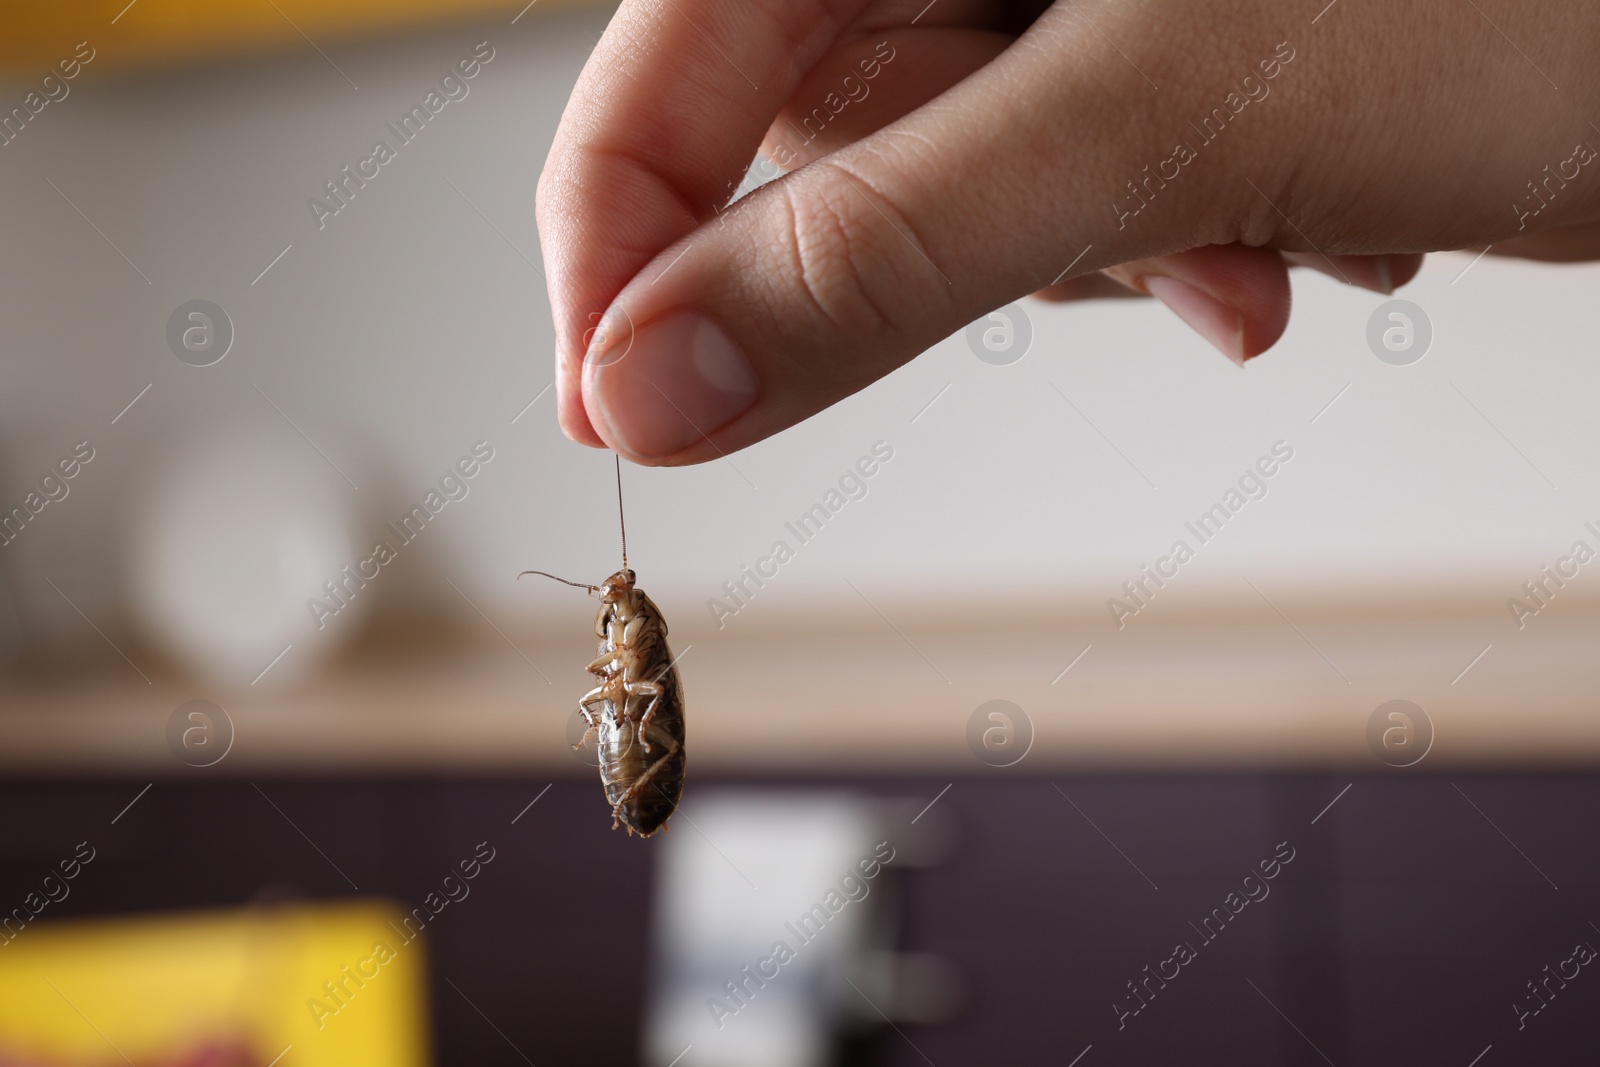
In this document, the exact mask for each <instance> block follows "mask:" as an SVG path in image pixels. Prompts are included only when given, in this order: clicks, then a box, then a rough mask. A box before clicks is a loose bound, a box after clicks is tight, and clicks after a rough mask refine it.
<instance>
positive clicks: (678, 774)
mask: <svg viewBox="0 0 1600 1067" xmlns="http://www.w3.org/2000/svg"><path fill="white" fill-rule="evenodd" d="M617 514H618V518H619V520H620V518H621V514H622V466H621V462H620V461H619V462H618V465H617ZM522 573H523V574H540V575H544V577H546V578H555V580H556V581H558V582H565V583H566V584H567V585H575V586H577V587H578V588H580V589H587V590H588V591H589V592H590V593H591V594H597V595H598V596H599V597H600V611H599V613H598V614H597V615H596V616H595V620H594V632H595V636H596V637H598V638H600V649H599V655H597V656H596V657H595V659H594V662H592V663H590V664H589V667H588V670H589V673H590V674H593V675H595V676H596V677H597V678H599V680H600V684H599V685H597V686H595V687H594V688H593V689H591V690H589V692H587V693H585V694H584V695H583V697H582V699H580V700H579V701H578V710H579V712H580V713H581V714H582V715H583V720H584V722H585V723H586V724H587V725H588V727H589V728H588V730H587V731H586V732H585V733H584V735H583V737H582V739H581V740H579V741H578V743H577V745H575V746H573V747H575V748H581V747H582V746H583V745H584V743H585V742H587V741H588V740H589V738H590V737H591V736H593V735H598V736H599V741H598V744H599V748H600V783H601V785H603V786H604V787H605V790H606V800H607V801H609V802H610V804H611V828H612V829H613V830H615V829H616V828H617V827H618V826H619V825H620V826H624V827H626V828H627V831H628V834H629V836H632V835H633V834H635V833H637V834H639V835H640V836H641V837H649V836H650V835H651V834H653V833H655V832H656V831H657V830H660V829H662V828H663V827H664V826H666V824H667V820H668V819H669V818H671V817H672V813H673V812H674V811H676V810H677V807H678V799H679V798H680V797H681V796H682V795H683V774H684V751H683V732H684V731H683V683H682V682H680V681H679V680H678V668H677V666H676V664H675V663H674V661H673V658H672V652H671V651H670V650H669V649H668V648H667V620H666V619H665V618H664V617H663V616H662V614H661V609H660V608H658V607H656V605H655V601H653V600H651V599H650V598H649V596H647V595H646V594H645V592H644V590H642V589H640V588H639V587H638V586H637V585H636V584H635V576H634V573H633V571H631V570H629V569H628V534H627V528H626V526H624V527H623V534H622V569H621V570H620V571H618V572H617V573H615V574H613V575H612V576H611V577H609V578H607V579H606V580H605V584H603V585H585V584H583V583H582V582H568V581H567V580H566V579H565V578H556V576H555V575H553V574H546V573H545V572H544V571H523V572H522ZM521 576H522V575H518V577H519V578H520V577H521Z"/></svg>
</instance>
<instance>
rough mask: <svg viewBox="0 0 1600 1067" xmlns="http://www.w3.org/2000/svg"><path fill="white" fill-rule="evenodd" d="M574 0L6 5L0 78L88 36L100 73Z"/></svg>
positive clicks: (26, 73)
mask: <svg viewBox="0 0 1600 1067" xmlns="http://www.w3.org/2000/svg"><path fill="white" fill-rule="evenodd" d="M571 2H572V0H537V2H536V3H534V4H529V3H528V0H450V2H448V3H446V2H442V0H272V2H268V0H248V2H246V0H235V2H229V3H217V2H216V0H133V2H132V3H129V0H83V2H82V3H73V4H7V5H6V8H7V10H6V12H5V20H6V21H5V29H4V32H3V33H0V76H4V77H19V78H22V79H24V80H26V79H28V78H29V77H42V76H43V75H45V74H49V73H51V72H52V70H51V68H53V67H54V66H55V64H56V62H57V61H58V60H61V59H63V58H67V57H70V56H71V55H72V52H73V46H74V45H76V44H77V43H78V42H80V41H87V42H89V45H90V46H91V47H92V48H94V49H95V50H96V52H97V53H98V55H99V58H98V59H97V60H96V63H95V66H96V67H97V68H98V69H99V70H106V69H109V68H112V67H122V66H124V65H129V64H134V65H149V64H152V63H171V62H178V61H190V60H208V59H219V58H223V57H226V56H229V55H233V54H236V53H238V52H244V51H255V50H258V49H262V48H275V47H296V48H306V49H309V48H310V47H311V45H310V43H309V42H315V43H316V44H317V45H318V46H321V47H327V46H328V45H329V44H331V43H336V42H338V41H340V40H348V39H350V38H352V37H372V36H376V35H379V34H383V33H392V32H394V31H396V30H405V29H408V28H414V27H418V26H423V25H426V24H428V23H437V22H446V21H460V20H463V19H465V20H473V19H479V20H481V19H489V18H492V17H494V16H497V15H504V16H505V20H506V25H505V27H504V28H505V29H506V30H510V31H511V32H517V31H518V30H524V29H525V28H526V27H527V25H528V23H527V22H526V21H525V20H524V21H521V22H520V25H518V26H517V27H516V30H512V29H511V27H510V25H509V23H510V20H511V18H512V17H514V16H516V15H517V14H518V12H520V11H522V10H523V9H524V8H525V7H527V8H530V9H531V10H529V12H528V13H529V14H530V15H532V14H535V13H537V12H539V11H542V10H544V9H546V8H550V7H563V6H570V4H571Z"/></svg>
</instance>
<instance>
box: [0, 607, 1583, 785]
mask: <svg viewBox="0 0 1600 1067" xmlns="http://www.w3.org/2000/svg"><path fill="white" fill-rule="evenodd" d="M1483 604H1484V601H1483V600H1481V599H1476V600H1470V601H1468V600H1463V601H1462V602H1461V603H1460V604H1459V605H1455V606H1452V605H1451V604H1449V603H1440V602H1437V601H1434V602H1430V603H1429V604H1428V605H1427V607H1426V608H1425V609H1419V608H1417V607H1415V606H1414V605H1413V606H1409V607H1408V604H1407V603H1406V602H1395V603H1381V604H1373V603H1366V604H1358V605H1354V606H1352V605H1350V604H1348V603H1347V604H1344V605H1337V604H1328V603H1323V604H1320V605H1318V604H1315V603H1310V602H1304V601H1300V602H1295V601H1289V600H1282V599H1280V600H1279V601H1278V607H1279V608H1281V609H1282V610H1283V611H1284V612H1285V614H1286V615H1287V616H1289V617H1291V618H1293V619H1294V620H1295V621H1294V623H1293V624H1292V625H1291V624H1288V623H1286V621H1285V618H1284V617H1283V616H1279V615H1277V614H1276V612H1275V611H1269V610H1268V609H1267V607H1266V606H1265V605H1262V604H1260V603H1259V602H1257V604H1256V605H1255V606H1253V607H1252V606H1250V605H1248V604H1246V605H1234V606H1231V607H1228V606H1219V607H1217V608H1216V609H1215V610H1210V611H1207V612H1204V613H1191V614H1181V613H1180V614H1176V615H1174V613H1171V612H1169V613H1168V615H1167V616H1166V617H1165V621H1161V620H1157V619H1150V620H1149V621H1148V623H1146V622H1145V621H1143V620H1138V621H1136V624H1135V625H1130V626H1129V627H1128V628H1127V629H1126V630H1124V631H1122V632H1118V631H1116V630H1115V629H1113V628H1112V627H1111V626H1110V625H1109V624H1108V623H1107V621H1106V620H1105V618H1104V617H1096V618H1076V619H1074V618H1067V619H1061V618H1036V619H1018V618H1016V617H1013V616H1005V617H985V616H983V615H982V614H979V613H969V614H966V615H965V616H963V615H961V614H960V613H957V612H946V613H943V614H938V613H934V612H931V611H928V612H920V613H918V612H914V611H912V610H911V609H909V608H904V607H902V608H900V609H890V610H889V614H890V615H891V616H894V617H899V618H902V619H909V618H921V619H923V620H924V621H923V622H922V623H920V624H918V625H915V626H906V627H904V628H903V633H902V632H898V631H896V630H894V629H892V628H891V627H889V626H886V625H883V624H882V622H881V620H877V619H875V618H874V619H870V620H868V619H863V618H860V617H854V616H853V617H852V619H851V620H850V624H848V625H842V624H835V625H831V626H825V625H822V624H820V622H819V621H817V620H813V621H812V623H811V624H810V625H796V626H792V627H788V628H785V629H782V630H777V629H769V630H765V631H763V630H760V629H758V628H756V627H755V626H754V624H753V623H752V624H751V625H750V626H745V625H744V624H743V623H742V622H741V625H740V627H739V628H738V631H737V632H735V628H734V627H732V626H730V627H729V629H728V630H727V631H725V632H723V633H718V632H716V631H714V630H712V629H711V628H710V627H709V625H705V626H703V628H702V629H701V631H699V632H693V631H692V630H686V631H684V632H680V631H674V634H673V639H674V646H675V648H677V649H679V650H680V651H682V650H684V649H685V648H687V651H686V652H683V654H682V659H681V663H680V669H681V670H682V672H683V676H684V681H685V689H686V692H687V696H688V722H689V746H690V748H689V751H690V759H691V762H692V765H693V766H694V767H695V768H696V769H697V770H714V771H717V772H721V773H740V772H745V771H761V772H766V771H796V772H805V773H815V772H828V771H832V770H840V771H843V770H849V771H856V772H859V771H862V770H883V771H885V772H892V771H921V770H931V769H935V768H937V769H939V770H941V771H950V772H953V773H966V772H980V773H983V772H987V768H985V767H984V766H983V765H982V764H981V763H979V761H978V760H977V759H976V758H975V757H974V756H973V754H972V753H971V752H970V751H969V750H968V748H967V747H966V741H965V733H966V724H967V721H968V718H969V716H971V715H972V713H973V711H974V709H976V708H977V706H978V705H979V704H982V703H984V702H985V701H988V700H992V699H996V698H1000V699H1007V700H1011V701H1013V702H1015V703H1016V704H1018V705H1020V706H1021V707H1022V708H1024V709H1025V710H1026V711H1027V713H1028V715H1029V717H1030V718H1031V719H1032V721H1033V723H1034V727H1035V731H1036V737H1035V741H1034V744H1033V747H1032V750H1031V751H1030V752H1029V753H1028V755H1027V757H1026V758H1025V759H1024V760H1023V761H1022V763H1021V764H1019V765H1018V770H1019V771H1024V772H1025V771H1034V772H1037V771H1041V770H1054V769H1058V768H1077V769H1084V768H1097V767H1098V768H1107V769H1113V768H1156V769H1182V768H1194V769H1250V768H1285V769H1289V768H1315V767H1328V768H1334V767H1337V768H1348V769H1351V770H1377V771H1382V770H1384V769H1385V767H1384V765H1383V764H1382V763H1380V762H1379V761H1378V759H1377V758H1376V757H1375V756H1374V754H1373V753H1372V752H1371V751H1370V750H1369V748H1368V747H1367V742H1366V724H1367V720H1368V718H1369V716H1371V714H1372V712H1373V711H1374V710H1375V709H1376V708H1377V707H1378V705H1380V704H1382V703H1384V702H1386V701H1389V700H1392V699H1397V698H1403V699H1408V700H1411V701H1414V702H1415V703H1417V704H1418V705H1419V706H1421V707H1422V708H1423V709H1424V710H1425V711H1426V712H1427V714H1428V716H1429V718H1430V719H1431V721H1432V723H1433V726H1434V729H1435V731H1436V741H1435V743H1434V745H1433V749H1432V751H1431V752H1430V753H1429V754H1428V757H1427V759H1426V761H1425V762H1424V763H1423V764H1421V765H1419V769H1439V768H1443V767H1460V766H1480V767H1527V766H1535V767H1552V768H1554V767H1579V766H1593V765H1594V764H1595V763H1597V762H1600V715H1597V714H1596V711H1595V705H1596V694H1597V693H1600V658H1597V657H1596V656H1595V654H1594V651H1595V647H1596V638H1597V637H1600V605H1597V604H1594V603H1587V604H1580V603H1576V602H1572V603H1568V604H1567V605H1564V607H1563V610H1562V611H1561V612H1559V613H1556V612H1554V611H1553V610H1552V612H1550V613H1547V614H1545V615H1541V616H1540V617H1539V618H1538V619H1537V620H1536V622H1537V625H1530V626H1529V627H1528V628H1527V630H1526V631H1525V632H1521V633H1519V632H1517V631H1516V630H1515V628H1514V627H1512V626H1511V625H1510V624H1509V622H1507V621H1506V620H1503V619H1498V618H1495V617H1489V618H1486V617H1485V615H1484V609H1483ZM1491 606H1492V601H1491ZM940 620H942V621H940ZM687 621H688V622H689V623H691V624H692V622H693V620H687ZM582 638H583V635H582V634H581V633H579V634H577V635H568V636H563V637H560V638H552V637H550V636H549V635H541V634H537V633H516V632H511V638H510V639H511V640H514V641H515V643H516V645H517V648H515V649H514V648H512V647H510V646H509V645H508V643H507V640H505V639H502V638H501V637H500V636H498V635H497V634H495V633H494V632H492V631H487V632H485V633H482V634H478V633H472V634H466V635H461V634H455V635H449V634H441V633H433V632H429V631H420V630H419V631H408V632H407V633H406V634H405V635H404V636H403V639H399V640H397V639H395V638H394V637H393V636H392V635H391V636H390V637H389V638H385V639H383V640H375V641H372V642H370V643H369V644H368V645H367V647H365V648H364V649H362V650H361V651H359V652H358V653H357V654H354V655H351V656H350V657H348V658H346V659H345V660H344V661H342V662H341V663H339V664H338V665H336V667H335V668H333V669H332V670H330V671H329V672H328V673H326V674H325V675H323V676H322V677H320V678H318V679H316V680H314V681H312V682H308V683H306V684H305V685H304V686H302V687H301V688H299V689H296V690H293V691H289V692H281V693H270V692H269V693H261V692H256V691H254V690H248V689H247V690H246V691H245V692H243V693H238V694H231V695H230V694H223V693H209V692H205V691H203V690H199V689H197V688H196V687H194V686H192V685H186V684H184V683H182V682H181V681H178V680H175V679H170V678H158V679H157V680H156V681H155V682H154V684H150V685H146V684H144V683H143V682H142V681H141V680H140V679H139V678H137V677H136V676H134V675H133V674H132V672H131V671H129V670H128V669H127V668H126V666H125V665H122V664H120V663H119V662H117V661H114V660H113V661H111V662H109V663H107V664H106V666H105V670H106V671H108V672H110V671H112V670H113V669H115V670H118V671H120V672H121V673H115V674H113V673H105V674H100V673H95V674H92V675H81V674H80V675H79V676H76V677H68V678H57V679H54V680H52V679H46V678H33V679H17V680H14V681H12V682H11V683H10V684H8V685H7V686H6V687H5V691H6V693H7V697H6V699H5V701H4V704H3V707H0V739H3V743H0V769H3V770H4V772H5V773H11V774H17V773H45V774H48V773H85V772H88V773H101V772H105V773H137V774H141V775H157V776H166V775H177V774H197V773H206V774H223V775H227V774H243V773H253V772H256V771H263V770H273V771H295V772H307V773H334V772H337V773H385V772H407V771H423V772H430V773H431V772H446V773H447V772H459V771H515V772H529V773H534V772H536V773H538V774H541V775H567V774H571V775H586V774H589V773H591V771H590V770H589V769H588V768H586V767H585V766H584V765H583V764H582V763H581V762H580V761H579V760H578V759H577V758H576V757H575V756H573V755H572V754H571V753H570V752H569V750H568V749H567V747H566V742H565V729H566V726H567V720H568V717H569V715H570V712H571V709H572V707H573V706H574V702H575V700H576V698H577V696H578V694H580V693H581V692H582V691H583V690H584V688H586V681H587V675H584V674H583V673H582V665H583V664H584V663H585V662H587V659H588V657H589V656H590V655H591V654H592V649H593V645H592V643H591V642H590V641H589V640H586V639H582ZM1313 643H1314V645H1313ZM1089 645H1092V646H1093V647H1092V648H1091V649H1090V651H1089V652H1088V653H1087V654H1085V655H1084V656H1083V657H1082V659H1081V660H1079V661H1078V662H1077V663H1076V664H1075V665H1074V666H1073V667H1072V669H1071V670H1070V671H1069V672H1067V673H1066V674H1065V675H1060V673H1059V672H1061V670H1062V669H1063V667H1065V666H1066V665H1067V664H1068V663H1069V662H1070V661H1072V660H1073V658H1074V657H1075V656H1077V655H1078V653H1079V652H1080V651H1081V650H1083V649H1084V648H1085V647H1086V646H1089ZM1486 645H1489V646H1490V648H1489V651H1488V652H1486V653H1484V654H1483V655H1482V656H1481V658H1479V659H1478V660H1476V661H1474V657H1475V656H1478V655H1479V653H1480V651H1481V650H1483V649H1484V647H1485V646H1486ZM100 653H104V655H103V656H101V655H100ZM109 656H110V653H109V651H108V650H106V649H104V648H103V647H102V648H100V649H99V650H98V652H97V654H96V658H97V659H100V660H102V662H104V661H105V659H106V657H109ZM524 656H526V659H525V658H524ZM530 660H531V661H532V663H534V664H538V668H539V669H538V670H536V669H535V668H534V667H533V666H532V665H531V664H530V662H529V661H530ZM1469 662H1471V664H1472V665H1471V667H1470V669H1466V668H1467V667H1468V664H1469ZM540 670H542V671H543V673H544V675H547V676H548V678H549V681H548V682H547V681H546V680H545V678H544V677H541V675H540V673H539V671H540ZM1052 679H1055V681H1054V683H1052ZM1347 679H1348V680H1347ZM197 697H203V698H207V699H213V700H215V701H217V702H218V703H220V704H221V705H222V706H223V707H225V708H226V709H227V711H228V712H229V714H230V715H231V716H232V718H233V721H234V722H235V724H236V726H237V740H236V741H235V744H234V747H233V750H232V751H231V752H230V753H229V755H228V757H227V758H226V759H225V760H223V761H222V762H221V763H220V764H218V765H217V766H215V767H213V768H210V769H207V770H205V771H196V770H193V769H191V768H189V767H186V766H184V765H182V764H181V763H180V762H179V761H178V760H177V759H176V758H175V757H174V755H173V754H172V753H171V752H170V751H169V750H168V749H167V747H166V741H165V724H166V720H167V718H168V716H169V715H170V714H171V713H172V711H173V709H174V708H176V707H177V706H178V705H179V704H181V703H183V702H185V701H187V700H190V699H195V698H197ZM997 773H999V772H997Z"/></svg>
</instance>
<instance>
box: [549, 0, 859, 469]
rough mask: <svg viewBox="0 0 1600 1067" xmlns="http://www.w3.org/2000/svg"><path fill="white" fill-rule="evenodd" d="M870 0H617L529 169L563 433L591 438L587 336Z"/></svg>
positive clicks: (693, 221) (732, 174)
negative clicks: (537, 164)
mask: <svg viewBox="0 0 1600 1067" xmlns="http://www.w3.org/2000/svg"><path fill="white" fill-rule="evenodd" d="M867 2H868V0H625V2H624V3H623V5H622V7H621V8H620V10H619V11H618V12H617V15H616V17H615V18H614V19H613V20H612V22H611V24H610V26H608V27H607V28H606V32H605V35H604V36H603V37H602V38H601V39H600V44H599V45H598V46H597V47H596V49H595V51H594V53H593V54H592V55H591V56H590V57H589V61H588V63H587V64H585V66H584V69H583V73H582V74H581V75H580V76H579V78H578V83H577V87H576V89H575V90H574V91H573V94H572V98H571V100H570V101H569V102H568V105H567V110H566V112H565V114H563V116H562V118H561V124H560V126H559V127H558V129H557V130H556V136H555V140H554V143H553V144H552V146H551V149H550V156H549V159H548V160H547V161H546V163H545V168H544V172H543V173H542V174H541V175H540V177H539V193H538V222H539V232H540V238H541V244H542V246H543V250H544V259H545V266H546V270H547V273H548V281H549V287H550V304H551V311H552V314H553V315H554V318H555V327H556V395H557V402H558V405H559V413H560V419H561V425H562V428H563V429H564V430H565V431H566V432H567V434H568V436H570V437H573V438H574V439H575V440H578V441H582V442H584V443H587V444H592V445H601V444H602V442H601V440H600V438H599V436H598V435H597V434H596V433H595V432H594V428H593V427H592V426H591V425H590V423H589V419H588V416H587V415H586V414H585V413H584V409H583V400H582V397H581V395H580V389H579V382H580V375H581V371H582V364H583V355H584V351H585V348H586V347H587V337H586V334H592V333H593V332H594V330H595V329H596V328H597V327H598V326H599V324H600V316H601V314H602V313H603V312H604V311H605V310H606V308H607V307H608V306H609V305H610V303H611V301H612V298H613V297H615V296H616V295H617V293H618V292H619V291H620V290H621V289H622V287H623V285H625V284H626V283H627V282H628V281H629V279H631V278H632V277H633V276H634V275H635V274H637V273H638V272H639V271H640V270H641V269H642V268H643V267H644V266H645V265H646V264H647V263H649V262H650V260H651V259H652V258H654V257H655V255H656V254H657V253H659V252H660V251H661V250H662V249H663V248H666V247H668V246H670V245H671V244H673V243H674V242H676V241H678V240H680V239H681V238H683V237H684V236H685V235H687V234H689V233H690V232H692V231H693V230H694V229H695V228H696V227H697V226H698V225H700V224H701V223H702V222H704V221H705V220H706V219H708V218H710V217H711V216H712V215H713V214H714V213H715V212H716V211H717V210H719V209H720V208H721V207H722V206H723V205H724V204H726V203H727V201H728V198H729V197H730V196H731V195H732V193H733V190H734V187H735V186H736V185H737V183H738V181H739V179H740V178H741V177H742V176H743V175H744V173H745V170H746V169H747V167H748V166H749V164H750V161H751V160H752V159H753V158H754V156H755V153H756V150H757V148H758V147H759V146H760V144H761V140H762V137H763V136H764V135H765V134H766V131H767V129H768V127H769V126H770V125H771V123H772V120H773V118H774V116H776V115H777V113H778V111H779V109H780V108H781V107H782V106H783V104H784V103H785V102H786V101H787V100H788V99H789V97H790V96H791V95H793V93H794V91H795V89H796V88H797V87H798V86H799V84H800V81H801V79H802V78H803V77H804V75H805V73H806V71H807V70H809V69H810V68H811V66H812V65H813V64H814V63H815V62H816V61H817V60H818V59H819V58H820V57H821V56H822V55H823V54H824V53H825V52H826V51H827V49H828V48H829V46H830V45H831V44H833V42H834V41H835V40H836V39H837V38H838V35H839V33H840V31H841V29H842V28H843V27H844V26H846V25H848V24H849V22H850V21H851V20H852V19H853V18H854V17H855V16H856V14H857V13H859V11H860V10H861V9H862V8H863V7H865V6H866V4H867Z"/></svg>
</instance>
